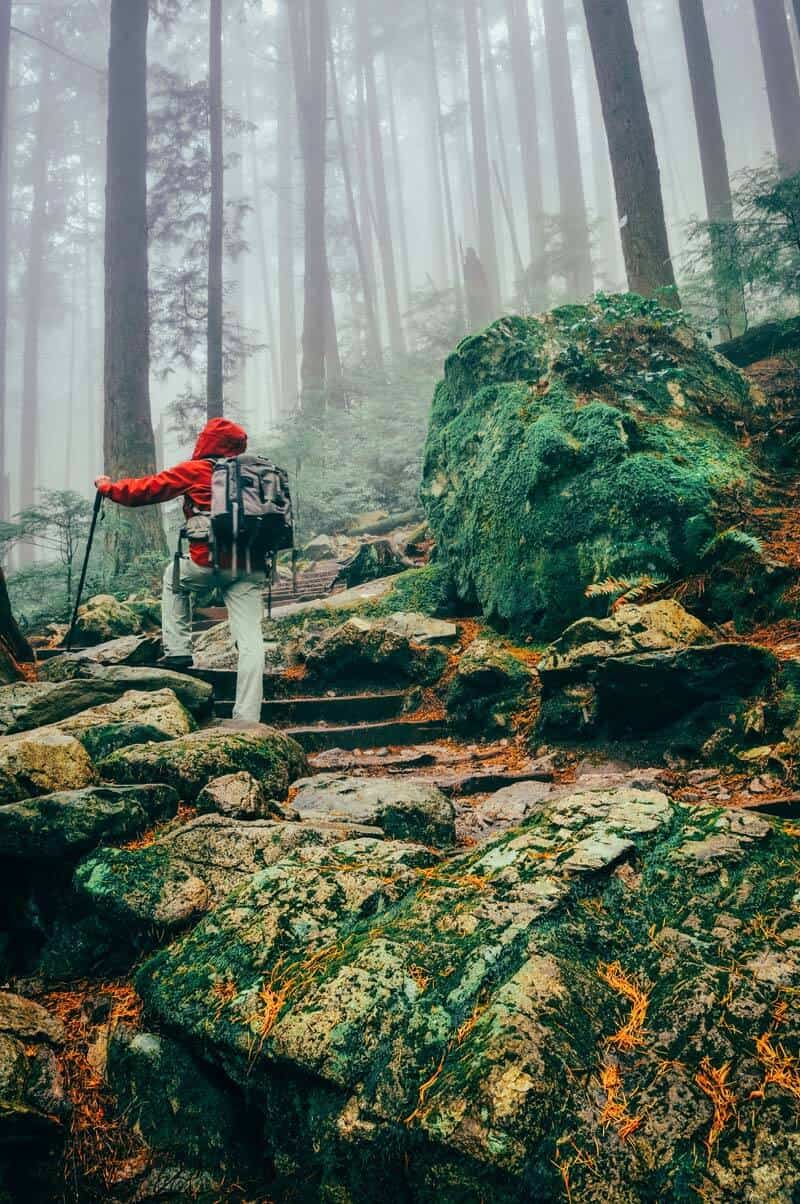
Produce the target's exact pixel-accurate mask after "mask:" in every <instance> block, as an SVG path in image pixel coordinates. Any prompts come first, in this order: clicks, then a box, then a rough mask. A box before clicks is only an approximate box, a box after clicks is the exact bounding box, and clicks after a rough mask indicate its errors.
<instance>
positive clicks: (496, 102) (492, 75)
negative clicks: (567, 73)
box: [479, 0, 520, 297]
mask: <svg viewBox="0 0 800 1204" xmlns="http://www.w3.org/2000/svg"><path fill="white" fill-rule="evenodd" d="M479 14H480V25H479V28H480V36H481V39H482V43H483V75H484V78H485V80H486V92H487V98H488V101H487V103H488V110H489V114H490V117H489V120H488V123H487V126H488V130H489V131H490V136H489V142H490V144H492V143H493V150H494V154H490V156H489V158H490V160H491V162H492V165H493V166H492V171H493V176H494V179H495V183H496V185H497V196H498V199H499V201H500V206H501V208H502V209H503V211H504V213H505V217H506V224H507V225H509V216H510V218H511V223H510V224H511V225H513V214H511V210H510V208H509V204H508V200H509V198H510V197H511V173H510V172H509V169H508V152H507V150H506V136H505V131H504V129H503V109H502V106H501V104H500V91H499V89H498V86H497V68H496V65H495V61H494V55H493V54H492V46H491V38H490V31H491V26H490V21H489V10H488V6H487V4H486V0H479ZM492 133H493V135H494V136H493V137H492ZM502 224H503V223H502V219H500V226H501V228H502ZM495 232H496V233H497V230H496V231H495ZM515 239H516V233H515V232H514V231H511V232H510V241H511V244H512V248H511V249H512V258H513V256H514V246H513V244H514V241H515ZM503 251H504V245H503V240H502V239H501V238H499V237H498V239H497V288H498V294H499V296H501V297H504V296H505V295H506V272H505V255H504V253H503ZM512 270H513V273H514V276H515V279H516V280H518V279H519V277H520V273H519V272H517V271H516V265H515V266H514V268H513V269H512Z"/></svg>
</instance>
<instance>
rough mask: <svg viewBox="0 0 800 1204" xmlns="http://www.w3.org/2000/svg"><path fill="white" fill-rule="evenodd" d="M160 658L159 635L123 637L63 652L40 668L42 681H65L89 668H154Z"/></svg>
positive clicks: (43, 663) (44, 662)
mask: <svg viewBox="0 0 800 1204" xmlns="http://www.w3.org/2000/svg"><path fill="white" fill-rule="evenodd" d="M160 655H161V637H160V636H158V635H125V636H120V638H119V639H116V640H109V641H108V642H107V643H105V644H95V645H93V647H91V648H82V649H81V650H80V652H65V653H64V654H63V655H62V656H54V657H51V658H50V659H49V660H46V661H43V662H42V664H41V665H40V666H39V678H40V679H41V680H42V681H65V680H67V679H68V678H70V677H74V676H75V669H76V666H80V665H82V664H84V665H86V664H90V665H153V664H155V662H156V661H157V659H158V657H159V656H160Z"/></svg>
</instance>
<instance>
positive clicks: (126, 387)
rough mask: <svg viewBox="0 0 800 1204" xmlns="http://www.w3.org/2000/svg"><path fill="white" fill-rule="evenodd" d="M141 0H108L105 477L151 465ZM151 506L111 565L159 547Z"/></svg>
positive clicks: (121, 538)
mask: <svg viewBox="0 0 800 1204" xmlns="http://www.w3.org/2000/svg"><path fill="white" fill-rule="evenodd" d="M148 17H149V6H148V3H147V0H112V2H111V37H110V43H109V56H108V135H107V144H106V155H107V171H106V230H105V431H104V454H105V467H106V472H107V473H108V475H109V476H110V477H113V478H119V477H122V476H126V477H128V476H142V475H145V474H147V473H152V472H154V471H155V464H156V451H155V439H154V437H153V423H152V419H151V416H150V322H149V309H148V295H147V275H148V273H147V24H148ZM164 547H165V541H164V532H163V529H162V526H161V522H160V520H159V517H158V512H157V511H156V509H155V508H145V509H144V510H142V511H139V512H138V513H137V514H136V517H135V518H133V517H132V519H131V521H130V522H128V523H126V524H125V525H124V528H123V527H121V528H120V532H119V535H118V537H117V538H116V541H115V546H114V556H115V560H116V565H117V567H120V566H121V565H129V564H130V562H131V560H132V559H133V557H134V556H135V555H136V553H137V552H141V551H144V550H145V549H146V548H150V549H156V550H162V549H164Z"/></svg>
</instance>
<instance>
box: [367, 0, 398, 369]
mask: <svg viewBox="0 0 800 1204" xmlns="http://www.w3.org/2000/svg"><path fill="white" fill-rule="evenodd" d="M356 18H357V38H358V44H359V59H360V63H361V70H362V72H363V76H364V87H365V90H366V118H367V133H368V136H369V147H370V160H371V164H372V184H373V190H374V193H373V199H374V202H375V226H376V230H377V235H378V252H379V254H380V260H381V271H382V274H383V288H384V293H385V295H386V314H387V319H388V323H389V345H390V347H391V349H392V355H393V356H394V357H395V358H397V359H402V358H403V357H404V356H405V354H406V341H405V335H404V333H403V322H402V318H401V316H400V301H399V297H398V290H397V271H396V268H395V257H394V243H393V239H392V224H391V218H390V211H389V194H388V190H387V187H386V167H385V163H384V156H383V142H382V139H381V124H380V109H379V105H378V86H377V83H376V80H375V52H374V49H373V45H372V30H371V27H370V17H369V7H368V0H357V2H356Z"/></svg>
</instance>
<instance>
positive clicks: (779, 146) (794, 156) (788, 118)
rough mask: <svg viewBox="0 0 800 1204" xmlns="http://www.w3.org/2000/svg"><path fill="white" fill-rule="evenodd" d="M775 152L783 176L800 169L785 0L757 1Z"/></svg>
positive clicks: (797, 99)
mask: <svg viewBox="0 0 800 1204" xmlns="http://www.w3.org/2000/svg"><path fill="white" fill-rule="evenodd" d="M754 2H755V9H756V24H757V26H758V40H759V43H760V44H761V58H762V60H763V62H764V75H765V76H766V79H767V98H768V100H769V111H770V114H771V117H772V130H773V133H774V135H775V153H776V154H777V156H778V164H779V166H780V169H781V173H782V174H783V175H784V176H793V175H794V174H795V172H798V171H800V90H799V89H798V84H797V71H796V70H795V65H794V56H793V54H792V44H791V42H790V40H789V27H788V23H787V19H786V9H785V8H784V3H783V0H754Z"/></svg>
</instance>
